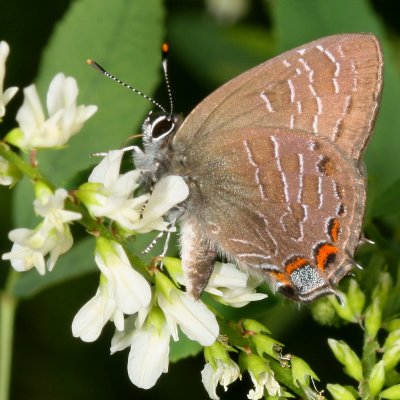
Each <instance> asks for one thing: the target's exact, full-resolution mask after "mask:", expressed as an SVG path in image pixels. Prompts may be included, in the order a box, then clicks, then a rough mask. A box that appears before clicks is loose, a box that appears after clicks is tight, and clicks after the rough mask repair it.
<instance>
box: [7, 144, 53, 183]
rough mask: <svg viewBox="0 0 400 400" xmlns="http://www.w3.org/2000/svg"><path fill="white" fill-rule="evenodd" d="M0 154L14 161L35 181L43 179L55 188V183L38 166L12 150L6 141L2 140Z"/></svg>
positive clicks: (15, 164)
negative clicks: (34, 165)
mask: <svg viewBox="0 0 400 400" xmlns="http://www.w3.org/2000/svg"><path fill="white" fill-rule="evenodd" d="M0 156H1V157H3V158H5V159H6V160H7V161H9V162H10V163H12V164H13V165H14V166H15V167H16V168H18V169H19V170H20V171H21V172H22V173H23V174H24V175H26V176H28V177H29V178H31V179H32V180H33V181H42V182H43V183H45V184H46V185H47V186H48V187H49V188H50V189H52V190H54V189H55V188H54V185H53V184H52V183H51V182H49V181H48V180H47V179H46V178H45V177H44V176H43V175H42V174H41V172H40V171H39V169H38V168H36V167H33V166H32V165H30V164H29V163H27V162H26V161H25V160H24V159H23V158H22V157H21V156H19V155H18V154H17V153H15V152H14V151H12V150H11V148H10V146H8V145H7V144H6V143H4V142H0Z"/></svg>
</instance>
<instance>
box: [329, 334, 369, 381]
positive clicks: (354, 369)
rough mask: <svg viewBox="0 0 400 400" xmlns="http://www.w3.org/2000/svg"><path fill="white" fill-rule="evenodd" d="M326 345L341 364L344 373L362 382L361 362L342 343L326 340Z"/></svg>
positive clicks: (347, 346) (345, 344)
mask: <svg viewBox="0 0 400 400" xmlns="http://www.w3.org/2000/svg"><path fill="white" fill-rule="evenodd" d="M328 344H329V347H330V348H331V350H332V351H333V354H334V355H335V357H336V359H337V360H338V361H339V362H340V363H342V364H343V366H344V372H345V373H346V374H347V375H349V376H351V377H352V378H354V379H355V380H357V381H359V382H360V381H362V380H363V372H362V365H361V361H360V359H359V358H358V356H357V354H356V353H355V352H354V351H353V350H352V349H351V348H350V347H349V345H348V344H347V343H345V342H343V341H338V340H335V339H328Z"/></svg>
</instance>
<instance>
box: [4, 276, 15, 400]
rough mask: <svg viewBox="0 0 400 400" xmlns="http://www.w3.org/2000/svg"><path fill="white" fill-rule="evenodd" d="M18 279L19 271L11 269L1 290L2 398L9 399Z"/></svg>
mask: <svg viewBox="0 0 400 400" xmlns="http://www.w3.org/2000/svg"><path fill="white" fill-rule="evenodd" d="M17 279H18V273H17V272H16V271H14V270H13V269H11V270H10V272H9V275H8V279H7V283H6V286H5V288H4V291H3V292H0V400H8V398H9V394H10V378H11V364H12V350H13V336H14V319H15V311H16V307H17V300H16V298H15V297H14V296H13V295H12V288H13V287H14V284H15V282H16V281H17Z"/></svg>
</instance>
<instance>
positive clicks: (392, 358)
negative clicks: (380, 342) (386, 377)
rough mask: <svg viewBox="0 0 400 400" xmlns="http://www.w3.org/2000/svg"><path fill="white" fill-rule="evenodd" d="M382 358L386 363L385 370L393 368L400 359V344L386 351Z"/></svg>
mask: <svg viewBox="0 0 400 400" xmlns="http://www.w3.org/2000/svg"><path fill="white" fill-rule="evenodd" d="M382 359H383V362H384V364H385V371H386V372H387V371H390V370H392V369H393V368H394V367H395V366H396V365H397V364H398V362H399V361H400V344H398V345H396V346H393V347H391V348H390V349H389V350H387V351H385V353H384V354H383V357H382Z"/></svg>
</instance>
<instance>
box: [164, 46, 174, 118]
mask: <svg viewBox="0 0 400 400" xmlns="http://www.w3.org/2000/svg"><path fill="white" fill-rule="evenodd" d="M161 52H162V68H163V71H164V81H165V86H166V87H167V93H168V98H169V109H170V111H169V115H170V116H171V115H172V114H173V113H174V102H173V100H172V90H171V84H170V82H169V76H168V53H169V44H168V43H163V44H162V46H161Z"/></svg>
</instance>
